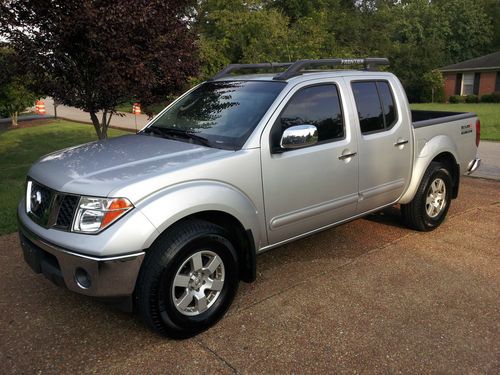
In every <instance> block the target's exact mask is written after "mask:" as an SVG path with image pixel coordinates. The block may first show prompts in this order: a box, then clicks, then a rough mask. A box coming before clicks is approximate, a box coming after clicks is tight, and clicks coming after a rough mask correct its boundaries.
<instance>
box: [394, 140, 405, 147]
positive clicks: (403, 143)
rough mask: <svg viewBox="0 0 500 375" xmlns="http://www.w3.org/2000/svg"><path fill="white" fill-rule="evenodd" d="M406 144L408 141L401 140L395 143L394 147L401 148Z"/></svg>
mask: <svg viewBox="0 0 500 375" xmlns="http://www.w3.org/2000/svg"><path fill="white" fill-rule="evenodd" d="M407 143H408V140H407V139H402V140H400V141H397V142H396V143H394V147H399V146H403V145H405V144H407Z"/></svg>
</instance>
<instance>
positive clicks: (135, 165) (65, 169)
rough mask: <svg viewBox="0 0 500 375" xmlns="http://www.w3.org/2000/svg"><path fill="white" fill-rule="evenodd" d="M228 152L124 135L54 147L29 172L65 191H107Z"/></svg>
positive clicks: (34, 176)
mask: <svg viewBox="0 0 500 375" xmlns="http://www.w3.org/2000/svg"><path fill="white" fill-rule="evenodd" d="M230 152H232V151H226V150H220V149H216V148H209V147H205V146H200V145H196V144H191V143H186V142H180V141H174V140H168V139H164V138H158V137H153V136H148V135H126V136H122V137H117V138H111V139H108V140H102V141H96V142H91V143H86V144H83V145H80V146H76V147H70V148H67V149H64V150H61V151H56V152H54V153H51V154H49V155H46V156H44V157H42V158H41V159H40V160H38V161H37V162H36V163H35V164H34V165H33V166H32V167H31V169H30V171H29V172H28V174H29V176H30V177H31V178H33V179H35V180H36V181H38V182H40V183H42V184H44V185H46V186H48V187H50V188H52V189H54V190H58V191H61V192H65V193H74V194H84V195H90V196H108V195H109V193H110V192H111V191H113V190H115V189H118V188H120V187H122V186H125V185H127V184H130V183H133V182H135V181H143V180H146V179H148V178H150V177H154V176H158V175H160V174H165V173H169V172H172V171H174V170H177V169H181V168H186V167H188V166H190V165H193V164H200V163H201V162H202V161H206V160H209V159H212V158H215V157H217V156H221V155H226V154H228V153H230ZM144 194H147V192H144Z"/></svg>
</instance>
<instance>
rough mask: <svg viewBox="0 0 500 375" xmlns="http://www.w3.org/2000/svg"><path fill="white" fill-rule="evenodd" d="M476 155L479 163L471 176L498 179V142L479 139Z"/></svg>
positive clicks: (499, 160)
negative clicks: (479, 160)
mask: <svg viewBox="0 0 500 375" xmlns="http://www.w3.org/2000/svg"><path fill="white" fill-rule="evenodd" d="M477 155H478V157H479V158H481V165H480V166H479V168H478V169H477V170H476V171H475V172H474V173H473V176H476V177H483V178H492V179H495V180H500V142H486V141H481V142H480V143H479V149H478V150H477Z"/></svg>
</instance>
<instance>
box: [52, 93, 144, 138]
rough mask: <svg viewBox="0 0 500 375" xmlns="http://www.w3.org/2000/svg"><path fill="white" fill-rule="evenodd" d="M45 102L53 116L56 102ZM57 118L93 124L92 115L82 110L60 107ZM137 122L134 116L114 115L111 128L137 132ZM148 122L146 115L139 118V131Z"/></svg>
mask: <svg viewBox="0 0 500 375" xmlns="http://www.w3.org/2000/svg"><path fill="white" fill-rule="evenodd" d="M43 101H44V103H45V109H46V111H47V115H51V116H53V115H54V101H53V100H52V98H45V99H44V100H43ZM57 116H58V117H61V118H65V119H68V120H73V121H79V122H86V123H92V120H91V119H90V115H89V114H88V113H87V112H83V111H82V110H80V109H78V108H74V107H67V106H63V105H59V106H58V107H57ZM99 118H100V117H99ZM135 120H136V119H135V118H134V115H133V114H131V113H122V115H121V116H117V115H114V116H113V117H112V118H111V123H110V126H112V127H116V128H122V129H128V130H135V129H136V124H135ZM147 122H148V116H146V115H144V114H142V115H138V116H137V128H138V129H141V128H142V127H143V126H144V125H146V123H147Z"/></svg>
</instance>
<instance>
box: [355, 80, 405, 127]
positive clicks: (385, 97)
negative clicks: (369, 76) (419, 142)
mask: <svg viewBox="0 0 500 375" xmlns="http://www.w3.org/2000/svg"><path fill="white" fill-rule="evenodd" d="M352 91H353V93H354V100H355V101H356V107H357V110H358V117H359V123H360V126H361V133H363V134H370V133H375V132H379V131H383V130H388V129H390V128H391V127H392V126H393V125H394V124H395V123H396V121H397V113H396V106H395V105H394V97H393V95H392V91H391V88H390V86H389V83H388V82H386V81H363V82H353V83H352Z"/></svg>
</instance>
